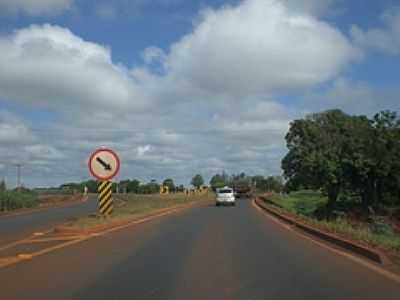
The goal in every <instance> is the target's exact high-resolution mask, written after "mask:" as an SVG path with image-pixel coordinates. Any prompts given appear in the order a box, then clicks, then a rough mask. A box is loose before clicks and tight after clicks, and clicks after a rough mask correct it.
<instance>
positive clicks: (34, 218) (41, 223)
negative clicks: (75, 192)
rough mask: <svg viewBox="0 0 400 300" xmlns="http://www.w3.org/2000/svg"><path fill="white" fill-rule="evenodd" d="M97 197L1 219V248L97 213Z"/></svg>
mask: <svg viewBox="0 0 400 300" xmlns="http://www.w3.org/2000/svg"><path fill="white" fill-rule="evenodd" d="M95 198H96V197H93V196H91V197H90V198H89V200H88V201H86V202H81V203H74V204H71V205H68V206H63V207H53V208H46V209H43V210H37V211H32V212H27V213H22V214H19V215H18V214H17V215H10V216H1V217H0V246H4V245H5V244H8V243H10V242H13V241H16V240H18V239H22V238H25V237H28V236H29V235H31V234H32V233H34V232H38V231H39V232H40V231H42V230H46V229H49V228H50V227H52V226H54V225H57V224H62V223H64V222H65V221H67V220H69V219H71V218H73V217H77V216H83V215H87V214H90V213H92V212H96V208H97V202H96V199H95Z"/></svg>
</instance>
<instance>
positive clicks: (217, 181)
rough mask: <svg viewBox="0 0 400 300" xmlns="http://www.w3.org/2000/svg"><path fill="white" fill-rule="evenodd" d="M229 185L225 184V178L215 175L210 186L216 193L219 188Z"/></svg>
mask: <svg viewBox="0 0 400 300" xmlns="http://www.w3.org/2000/svg"><path fill="white" fill-rule="evenodd" d="M226 184H227V182H225V178H224V177H223V176H222V175H220V174H215V175H214V176H213V177H212V178H211V180H210V185H211V188H212V189H213V190H214V191H215V190H216V189H217V188H222V187H224V186H225V185H226Z"/></svg>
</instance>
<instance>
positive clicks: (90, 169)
mask: <svg viewBox="0 0 400 300" xmlns="http://www.w3.org/2000/svg"><path fill="white" fill-rule="evenodd" d="M99 152H108V153H110V154H111V155H112V156H114V158H115V160H116V162H117V169H116V171H115V172H114V173H113V174H112V175H110V176H108V177H101V176H97V175H96V174H95V173H94V171H93V169H92V164H91V162H92V160H93V159H94V157H95V156H96V155H97V154H98V153H99ZM88 167H89V172H90V174H91V175H92V176H93V177H95V178H97V179H98V180H103V181H106V180H110V179H112V178H114V177H115V176H117V174H118V173H119V169H120V167H121V161H120V159H119V157H118V155H117V153H116V152H115V151H113V150H111V149H108V148H100V149H97V150H96V151H94V152H93V153H92V154H91V155H90V158H89V161H88Z"/></svg>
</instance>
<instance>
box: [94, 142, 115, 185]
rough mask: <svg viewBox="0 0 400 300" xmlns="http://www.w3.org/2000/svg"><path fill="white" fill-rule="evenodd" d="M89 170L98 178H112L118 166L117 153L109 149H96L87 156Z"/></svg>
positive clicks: (102, 179)
mask: <svg viewBox="0 0 400 300" xmlns="http://www.w3.org/2000/svg"><path fill="white" fill-rule="evenodd" d="M88 164H89V171H90V173H91V174H92V175H93V176H94V177H96V178H97V179H98V180H101V181H107V180H110V179H112V178H114V177H115V176H116V175H117V174H118V172H119V168H120V160H119V157H118V155H117V154H116V153H115V152H114V151H112V150H110V149H98V150H96V151H95V152H93V153H92V155H91V156H90V158H89V163H88Z"/></svg>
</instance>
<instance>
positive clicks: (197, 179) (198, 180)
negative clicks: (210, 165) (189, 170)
mask: <svg viewBox="0 0 400 300" xmlns="http://www.w3.org/2000/svg"><path fill="white" fill-rule="evenodd" d="M191 183H192V185H193V186H194V187H195V188H197V189H199V188H200V187H201V186H202V185H203V184H204V179H203V176H201V175H200V174H197V175H195V176H194V177H193V178H192V182H191Z"/></svg>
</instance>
